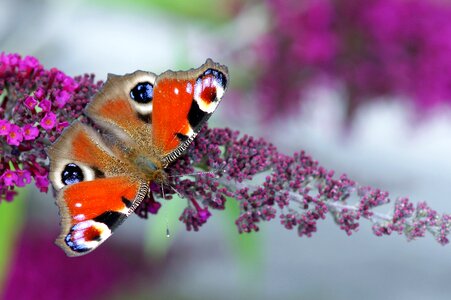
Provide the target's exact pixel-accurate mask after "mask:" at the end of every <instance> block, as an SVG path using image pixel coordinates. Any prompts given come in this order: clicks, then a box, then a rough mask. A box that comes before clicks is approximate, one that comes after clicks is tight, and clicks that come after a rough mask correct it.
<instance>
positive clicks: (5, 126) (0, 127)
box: [0, 120, 11, 136]
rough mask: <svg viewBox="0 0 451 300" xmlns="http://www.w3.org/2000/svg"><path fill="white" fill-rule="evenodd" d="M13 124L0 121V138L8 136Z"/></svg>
mask: <svg viewBox="0 0 451 300" xmlns="http://www.w3.org/2000/svg"><path fill="white" fill-rule="evenodd" d="M10 128H11V124H10V123H9V122H8V120H0V136H2V135H3V136H4V135H8V133H9V130H10Z"/></svg>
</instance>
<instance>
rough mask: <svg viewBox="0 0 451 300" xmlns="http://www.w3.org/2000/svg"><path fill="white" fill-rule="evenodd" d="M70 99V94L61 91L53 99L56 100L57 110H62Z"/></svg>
mask: <svg viewBox="0 0 451 300" xmlns="http://www.w3.org/2000/svg"><path fill="white" fill-rule="evenodd" d="M70 97H71V94H69V93H68V92H67V91H65V90H62V91H61V92H60V93H58V96H56V97H55V100H56V106H58V108H63V107H64V106H65V105H66V103H67V101H69V99H70Z"/></svg>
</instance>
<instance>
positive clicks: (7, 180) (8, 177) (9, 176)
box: [1, 170, 17, 186]
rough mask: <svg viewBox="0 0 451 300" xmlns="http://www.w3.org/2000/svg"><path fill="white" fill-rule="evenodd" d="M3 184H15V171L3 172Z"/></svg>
mask: <svg viewBox="0 0 451 300" xmlns="http://www.w3.org/2000/svg"><path fill="white" fill-rule="evenodd" d="M1 178H2V179H3V184H4V185H6V186H13V185H14V184H15V183H16V181H17V175H16V173H15V172H14V171H11V170H7V171H6V172H5V173H3V175H2V177H1Z"/></svg>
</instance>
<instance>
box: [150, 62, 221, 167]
mask: <svg viewBox="0 0 451 300" xmlns="http://www.w3.org/2000/svg"><path fill="white" fill-rule="evenodd" d="M227 83H228V71H227V67H225V66H222V65H220V64H217V63H214V62H213V61H212V60H211V59H208V60H207V61H206V62H205V64H203V65H202V66H201V67H199V68H197V69H192V70H189V71H178V72H173V71H166V72H165V73H163V74H161V75H160V76H158V77H157V79H156V82H155V85H154V88H153V108H152V141H153V144H154V145H155V146H157V147H158V148H159V149H162V152H163V156H164V163H165V164H167V163H169V162H171V161H173V160H175V159H176V158H177V157H178V156H180V154H181V153H182V152H183V151H184V150H185V149H186V148H187V147H188V145H189V144H190V143H191V141H192V140H193V139H194V137H195V136H196V135H197V133H198V132H199V130H200V129H201V127H202V125H203V124H204V123H205V122H206V121H207V120H208V118H209V117H210V116H211V114H212V113H213V112H214V111H215V110H216V108H217V106H218V104H219V102H220V101H221V98H222V96H223V95H224V92H225V90H226V89H227Z"/></svg>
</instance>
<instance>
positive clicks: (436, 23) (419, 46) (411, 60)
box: [256, 0, 451, 116]
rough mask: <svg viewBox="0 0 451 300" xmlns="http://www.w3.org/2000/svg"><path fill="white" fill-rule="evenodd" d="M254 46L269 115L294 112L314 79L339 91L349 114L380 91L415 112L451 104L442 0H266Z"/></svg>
mask: <svg viewBox="0 0 451 300" xmlns="http://www.w3.org/2000/svg"><path fill="white" fill-rule="evenodd" d="M266 3H267V7H268V11H269V13H270V15H271V16H272V27H271V29H270V30H269V32H267V34H266V35H265V36H263V37H261V38H260V40H259V41H258V43H257V47H256V49H257V56H258V62H259V67H260V68H261V69H260V74H261V75H260V78H259V82H258V89H257V90H258V91H259V94H260V96H259V97H257V99H258V101H259V103H263V104H264V106H263V107H264V108H265V111H266V113H267V115H268V116H277V115H278V114H279V115H280V114H283V113H288V112H290V111H293V109H292V108H293V107H296V106H297V105H298V104H299V102H300V101H302V97H301V92H302V91H305V90H306V89H308V88H309V87H312V86H315V85H317V84H324V83H327V84H334V85H337V86H340V87H343V88H344V91H345V94H346V95H347V98H348V103H349V105H348V114H349V116H352V114H353V112H354V111H355V109H356V107H358V105H360V104H362V103H365V102H366V101H373V100H374V99H376V97H380V96H401V98H403V99H408V100H411V101H413V102H414V104H415V105H414V106H416V107H417V108H418V109H419V110H418V111H419V113H424V109H429V108H433V107H436V106H437V105H439V104H449V103H451V77H450V76H449V74H450V72H451V56H450V55H449V53H450V52H451V38H450V37H451V5H450V3H449V2H448V1H440V0H367V1H353V0H342V1H335V0H306V1H296V0H267V1H266Z"/></svg>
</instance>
